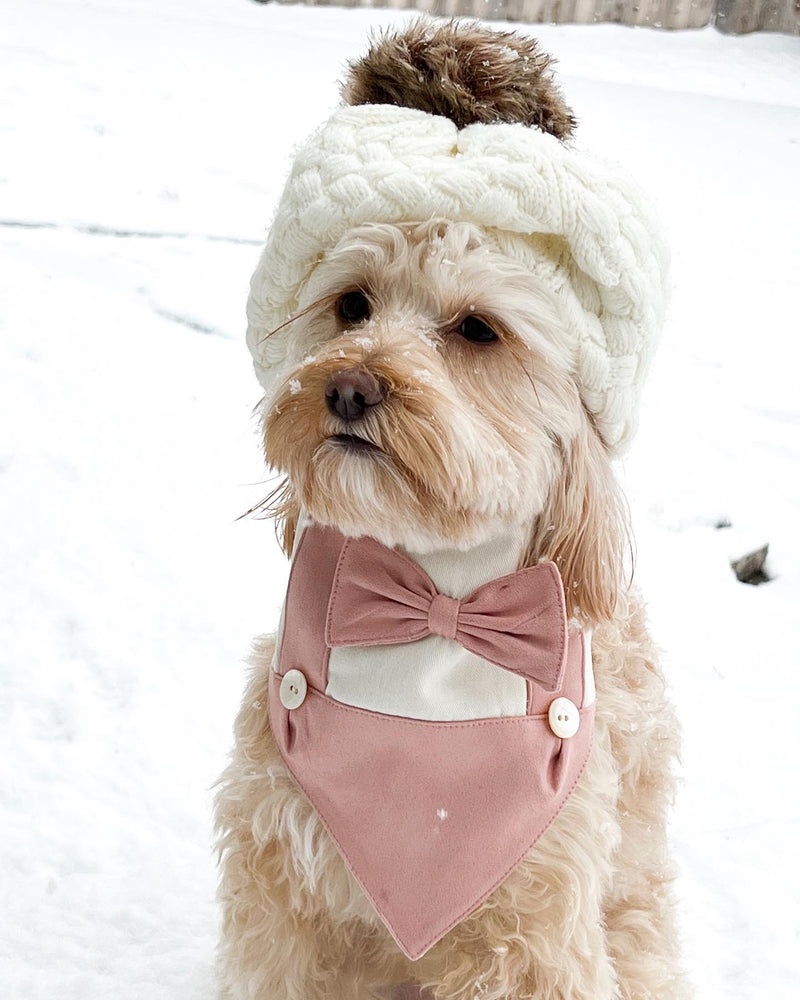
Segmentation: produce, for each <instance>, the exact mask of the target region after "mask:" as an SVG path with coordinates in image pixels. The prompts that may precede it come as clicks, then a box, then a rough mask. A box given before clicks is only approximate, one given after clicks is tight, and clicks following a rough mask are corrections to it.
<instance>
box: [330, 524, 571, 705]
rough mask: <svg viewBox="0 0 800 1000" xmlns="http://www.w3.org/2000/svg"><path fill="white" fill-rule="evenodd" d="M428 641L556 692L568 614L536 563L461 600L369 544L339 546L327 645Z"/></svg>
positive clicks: (551, 572)
mask: <svg viewBox="0 0 800 1000" xmlns="http://www.w3.org/2000/svg"><path fill="white" fill-rule="evenodd" d="M428 635H441V636H444V637H445V638H447V639H454V640H455V641H456V642H458V643H459V644H460V645H461V646H463V647H464V649H468V650H469V651H470V652H471V653H475V654H476V655H477V656H480V657H482V658H483V659H484V660H488V661H489V662H490V663H494V664H496V665H497V666H498V667H503V668H504V669H506V670H511V671H512V672H513V673H515V674H521V675H522V676H523V677H525V678H529V679H531V680H534V681H536V682H537V683H538V684H540V685H541V686H542V688H544V690H545V691H557V690H558V689H559V688H560V686H561V681H562V674H563V670H564V664H565V661H566V655H567V613H566V606H565V603H564V589H563V586H562V583H561V576H560V575H559V572H558V569H557V568H556V566H555V564H554V563H542V564H541V565H539V566H531V567H529V568H527V569H521V570H517V572H516V573H510V574H509V575H508V576H501V577H498V578H497V579H496V580H490V581H489V583H485V584H483V586H481V587H478V588H477V589H476V590H473V591H472V593H471V594H469V595H467V597H465V598H464V599H463V600H462V601H459V600H456V599H455V598H453V597H448V596H447V595H446V594H440V593H439V592H438V591H437V589H436V587H435V585H434V583H433V581H432V580H431V578H430V577H429V576H428V574H427V573H426V572H425V571H424V570H423V569H422V567H420V566H418V565H417V564H416V563H415V562H413V561H412V560H411V559H409V558H408V557H407V556H405V555H403V554H402V553H401V552H398V551H397V550H396V549H389V548H387V547H386V546H385V545H381V544H380V542H377V541H375V540H374V539H372V538H359V539H351V540H348V541H347V542H346V543H345V544H344V546H343V547H342V552H341V555H340V556H339V562H338V564H337V567H336V575H335V577H334V581H333V587H332V590H331V598H330V602H329V604H328V617H327V622H326V627H325V639H326V642H327V644H328V646H330V647H333V646H387V645H394V644H395V643H400V642H415V641H416V640H417V639H423V638H425V636H428Z"/></svg>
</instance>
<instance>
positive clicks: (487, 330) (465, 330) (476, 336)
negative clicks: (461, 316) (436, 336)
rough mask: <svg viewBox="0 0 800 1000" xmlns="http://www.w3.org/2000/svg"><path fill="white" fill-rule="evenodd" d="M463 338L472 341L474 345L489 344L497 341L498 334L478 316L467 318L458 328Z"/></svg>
mask: <svg viewBox="0 0 800 1000" xmlns="http://www.w3.org/2000/svg"><path fill="white" fill-rule="evenodd" d="M458 332H459V333H460V334H461V336H462V337H465V338H466V339H467V340H471V341H472V343H473V344H489V343H491V341H493V340H497V334H496V333H495V332H494V330H493V329H492V328H491V327H490V326H489V324H488V323H484V321H483V320H482V319H478V317H477V316H467V318H466V319H465V320H464V321H463V322H462V323H461V325H460V326H459V328H458Z"/></svg>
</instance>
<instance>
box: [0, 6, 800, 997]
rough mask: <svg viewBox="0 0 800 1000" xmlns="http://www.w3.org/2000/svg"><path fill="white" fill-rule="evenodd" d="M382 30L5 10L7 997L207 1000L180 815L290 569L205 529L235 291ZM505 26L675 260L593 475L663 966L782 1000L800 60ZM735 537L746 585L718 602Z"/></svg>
mask: <svg viewBox="0 0 800 1000" xmlns="http://www.w3.org/2000/svg"><path fill="white" fill-rule="evenodd" d="M406 16H407V15H406V14H400V13H396V12H390V11H372V10H344V11H343V10H337V9H336V8H328V7H320V8H303V7H278V6H273V5H267V6H263V5H257V4H253V3H246V2H244V0H128V2H125V0H84V2H78V0H29V2H28V3H25V4H21V3H18V2H14V0H0V20H1V21H2V23H3V25H4V30H3V33H2V41H0V77H1V78H2V86H0V148H2V150H3V155H2V158H1V159H0V240H2V248H3V267H2V272H1V274H2V277H1V278H0V281H1V282H2V295H1V296H0V428H2V431H0V476H2V480H1V482H2V489H0V518H1V520H0V523H2V525H3V531H2V533H0V564H1V565H2V568H3V576H2V585H1V586H2V590H0V595H1V599H0V639H2V642H0V650H2V653H0V672H1V673H0V676H2V688H1V690H0V722H2V725H1V726H0V741H1V742H0V829H2V831H3V851H2V856H0V873H2V878H0V885H2V900H1V903H0V963H1V964H0V970H1V971H0V983H2V995H3V996H4V997H8V998H12V997H13V998H15V1000H50V998H52V997H55V996H58V997H60V998H63V1000H72V998H74V1000H100V998H106V997H107V996H110V995H113V996H114V997H115V998H117V1000H141V998H142V997H146V998H147V1000H162V998H163V1000H166V998H171V1000H174V998H175V997H177V996H180V997H182V998H184V1000H211V998H213V997H215V995H216V991H215V986H214V977H213V963H214V945H215V938H216V924H217V911H216V907H215V904H214V900H213V896H214V886H215V879H216V875H215V868H214V858H213V855H212V852H211V848H210V825H211V824H210V801H211V794H212V793H211V790H210V789H211V786H212V784H213V782H214V780H215V777H216V775H217V774H218V773H219V772H220V770H221V769H222V767H223V765H224V761H225V755H226V753H227V751H228V748H229V744H230V728H231V722H232V719H233V715H234V713H235V710H236V706H237V703H238V699H239V696H240V692H241V688H242V683H243V677H244V671H245V668H244V666H243V657H244V655H245V654H246V652H247V649H248V646H249V641H250V637H251V636H252V635H255V634H256V633H258V632H260V631H265V630H268V629H270V628H272V627H274V626H275V624H276V622H277V616H278V610H279V605H280V601H281V596H282V590H283V587H284V583H285V578H286V566H285V563H284V561H283V559H282V557H281V555H280V553H279V550H278V548H277V544H276V542H275V539H274V535H273V532H272V529H271V526H270V525H269V524H267V523H265V522H263V521H257V520H253V519H244V520H236V518H237V517H238V516H239V515H240V514H241V513H242V512H244V511H246V510H248V509H249V508H250V507H252V506H253V505H254V504H256V503H257V502H258V500H260V499H261V498H262V497H263V496H264V495H266V493H267V492H268V490H269V485H268V484H267V483H266V482H265V473H264V471H263V468H262V464H261V459H260V455H259V449H258V442H257V438H256V435H255V427H254V424H253V419H252V407H253V405H254V404H255V403H256V402H257V401H258V395H259V392H258V386H257V383H256V381H255V379H254V377H253V375H252V371H251V369H250V362H249V357H248V355H247V351H246V349H245V346H244V335H243V329H244V319H243V310H244V302H245V298H246V294H247V282H248V280H249V275H250V272H251V270H252V268H253V266H254V264H255V260H256V257H257V254H258V246H259V244H260V243H261V241H262V239H263V236H264V232H265V229H266V225H267V224H268V221H269V217H270V212H271V209H272V206H273V205H274V202H275V199H276V198H277V196H278V193H279V191H280V188H281V185H282V183H283V178H284V175H285V172H286V169H287V167H288V164H289V162H290V157H291V152H292V149H293V147H294V146H295V145H296V144H297V143H298V142H299V141H300V140H301V139H302V138H303V137H304V135H305V134H306V133H307V132H308V131H310V130H311V129H312V128H313V127H314V126H315V125H316V124H318V123H319V122H320V121H321V120H322V119H323V118H324V117H325V115H326V114H327V112H328V111H329V110H330V109H331V108H332V107H333V106H334V104H335V102H336V100H337V91H336V88H335V80H336V79H337V77H338V75H339V73H340V70H341V67H342V66H343V64H344V62H345V61H346V60H347V59H348V58H352V57H354V56H355V55H357V54H358V53H359V52H360V51H361V50H362V49H363V44H364V38H365V34H366V31H367V29H368V28H369V27H370V26H372V25H384V24H388V23H393V22H397V21H400V20H402V19H403V18H405V17H406ZM533 30H534V31H535V33H536V34H537V35H538V36H539V37H540V38H541V39H542V41H543V43H544V46H545V48H547V49H549V50H551V51H552V52H554V54H555V55H557V56H558V58H559V60H560V70H561V74H562V81H563V85H564V89H565V91H566V93H567V94H568V96H569V98H570V100H571V102H572V104H573V105H574V107H575V110H576V112H577V115H578V117H579V119H580V122H581V126H580V134H581V136H582V141H583V143H584V144H585V145H587V146H591V147H593V148H594V149H596V150H597V151H598V152H599V153H600V154H602V155H604V156H606V157H607V158H610V159H617V160H619V161H621V162H624V163H625V164H627V165H628V166H629V168H630V169H631V170H632V171H633V172H634V173H636V174H637V175H638V176H639V177H640V179H641V180H642V182H643V183H645V184H646V185H647V187H648V188H649V189H650V190H651V191H652V192H653V194H654V195H655V197H656V199H657V201H658V202H659V205H660V208H661V211H662V214H663V216H664V218H665V220H666V221H667V223H668V225H669V227H670V230H671V235H672V242H673V248H674V295H673V305H672V311H671V316H670V322H669V325H668V328H667V331H666V334H665V338H664V343H663V346H662V349H661V352H660V355H659V356H658V359H657V362H656V365H655V369H654V372H653V377H652V379H651V381H650V383H649V387H648V391H647V396H646V401H645V407H644V412H643V419H642V427H641V432H640V435H639V438H638V440H637V443H636V445H635V447H634V449H633V451H632V453H631V455H630V457H629V458H628V459H627V460H626V462H625V463H624V467H623V469H622V475H623V477H624V480H625V484H626V488H627V491H628V495H629V498H630V504H631V510H632V513H633V517H634V522H635V526H636V532H637V536H638V565H637V575H638V580H639V583H640V585H641V586H642V588H643V589H644V591H645V593H646V595H647V597H648V600H649V605H650V613H651V619H652V623H653V629H654V632H655V634H656V636H657V638H658V641H659V642H660V644H661V646H662V647H663V649H664V663H665V667H666V670H667V672H668V675H669V678H670V682H671V686H672V691H673V695H674V698H675V700H676V702H677V704H678V708H679V714H680V716H681V719H682V721H683V725H684V732H685V753H684V764H683V784H682V788H681V792H680V798H679V801H678V805H677V809H676V812H675V817H674V823H673V837H674V843H675V848H676V853H677V857H678V860H679V863H680V867H681V878H680V884H679V890H680V897H681V901H682V914H681V917H682V925H683V930H684V936H685V941H686V946H685V951H686V959H687V964H688V966H689V968H690V971H691V974H692V977H693V979H694V982H695V984H696V986H697V992H698V996H703V997H704V998H706V1000H722V998H723V997H724V998H725V1000H757V998H758V1000H760V998H762V997H770V998H771V1000H781V998H789V997H794V996H796V993H797V982H798V974H800V967H799V966H800V962H799V961H798V955H800V940H799V939H800V873H798V864H797V847H796V845H797V839H798V834H799V833H800V806H798V796H797V793H796V791H795V792H794V793H793V792H792V791H791V789H792V788H795V789H796V788H797V768H798V763H800V760H799V758H800V753H799V752H798V735H797V734H798V726H797V722H796V716H797V709H796V705H795V699H796V698H797V697H798V693H800V680H799V679H798V670H797V667H798V657H797V640H796V637H795V634H794V629H795V627H796V620H797V609H798V603H799V600H800V531H798V527H797V525H798V520H800V486H799V485H798V472H797V469H798V458H800V435H799V434H798V425H800V403H798V398H799V397H798V374H797V372H798V361H799V360H800V357H799V355H800V348H798V320H797V296H798V278H797V275H798V273H799V272H800V200H798V198H797V194H796V188H797V178H798V177H800V48H798V42H797V39H795V38H788V37H782V36H779V35H751V36H746V37H741V38H730V37H724V36H722V35H720V34H718V33H716V32H714V31H713V30H704V31H699V32H676V33H658V32H648V31H644V30H631V29H626V28H622V27H616V26H591V27H578V26H557V27H551V26H537V27H535V28H534V29H533ZM724 520H727V521H730V524H731V527H728V528H717V527H716V525H717V524H718V523H720V522H721V521H724ZM767 541H768V542H769V543H770V559H769V566H770V570H771V573H772V575H773V576H774V579H773V580H772V582H770V583H768V584H766V585H764V586H761V587H748V586H745V585H743V584H741V583H738V582H737V581H736V579H735V578H734V576H733V573H732V572H731V570H730V567H729V560H730V559H731V558H734V557H736V556H740V555H742V554H744V553H745V552H747V551H749V550H750V549H753V548H756V547H757V546H759V545H760V544H763V543H764V542H767ZM789 626H791V628H790V627H789Z"/></svg>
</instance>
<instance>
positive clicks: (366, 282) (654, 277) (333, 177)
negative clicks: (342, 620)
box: [248, 22, 664, 620]
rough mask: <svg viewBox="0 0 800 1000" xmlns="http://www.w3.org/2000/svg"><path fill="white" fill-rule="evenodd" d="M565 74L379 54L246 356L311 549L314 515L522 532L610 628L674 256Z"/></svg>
mask: <svg viewBox="0 0 800 1000" xmlns="http://www.w3.org/2000/svg"><path fill="white" fill-rule="evenodd" d="M550 62H551V61H550V59H549V57H547V56H546V55H544V54H543V53H541V52H540V51H539V49H538V47H537V45H536V43H535V42H534V41H532V40H530V39H525V38H522V37H520V36H518V35H516V34H513V33H508V32H506V33H500V34H498V33H494V32H491V31H488V30H487V29H484V28H481V27H479V26H476V25H473V24H467V25H462V24H458V23H448V24H445V25H441V26H436V25H433V24H432V23H429V22H418V23H415V24H412V25H411V26H410V27H407V28H404V29H402V30H401V31H400V32H399V33H397V34H389V35H387V36H384V37H383V38H381V39H379V40H377V41H376V42H375V43H374V44H373V46H372V48H371V50H370V52H369V53H368V54H367V56H366V57H365V58H364V59H362V60H360V61H359V62H358V63H356V64H354V65H353V66H352V67H351V70H350V75H349V77H348V80H347V81H346V83H345V87H344V96H345V99H346V100H347V102H348V103H349V104H350V105H351V106H350V107H345V108H342V109H340V110H339V111H337V112H336V113H335V114H334V115H333V116H332V117H331V119H330V120H329V121H328V122H327V123H326V125H325V126H324V127H323V128H322V129H321V130H319V132H318V133H316V134H315V135H314V136H312V138H311V139H310V140H309V142H308V143H307V144H306V146H305V147H303V148H302V149H301V150H300V152H299V153H298V156H297V158H296V160H295V163H294V167H293V170H292V174H291V176H290V178H289V181H288V183H287V186H286V190H285V191H284V194H283V196H282V199H281V202H280V204H279V206H278V212H277V214H276V217H275V221H274V224H273V226H272V228H271V231H270V236H269V240H268V243H267V246H266V248H265V251H264V253H263V255H262V258H261V261H260V264H259V266H258V268H257V270H256V272H255V274H254V276H253V282H252V285H251V294H250V299H249V302H248V319H249V325H248V343H249V345H250V348H251V351H252V352H253V355H254V359H255V366H256V372H257V374H258V376H259V378H260V380H261V381H262V384H263V385H264V387H265V389H266V390H267V394H266V397H265V401H264V411H263V417H264V440H265V450H266V457H267V461H268V463H269V464H270V465H271V466H272V467H274V468H275V469H277V470H280V471H282V472H283V473H284V474H285V476H286V484H285V488H284V493H283V495H282V498H281V502H280V503H279V504H278V506H277V509H278V512H279V515H280V516H281V518H282V520H283V522H284V527H285V543H286V546H287V548H289V547H291V542H292V537H293V534H294V524H295V522H296V519H297V516H298V513H299V511H300V510H301V509H302V510H305V511H306V512H307V514H308V515H309V516H310V517H311V518H313V519H314V520H315V521H317V522H319V523H321V524H326V525H333V526H335V527H337V528H338V529H340V530H341V531H343V532H344V533H346V534H350V535H360V534H369V535H372V536H374V537H376V538H378V539H380V540H381V541H383V542H384V543H386V544H388V545H402V546H405V547H406V548H409V549H411V550H416V551H421V550H429V549H433V548H437V547H443V546H444V547H461V548H467V547H469V546H472V545H475V544H477V543H479V542H481V541H485V540H486V539H488V538H490V537H491V536H492V535H493V534H494V533H495V532H498V531H499V530H500V529H501V528H503V527H505V526H508V525H510V524H516V525H523V526H524V527H525V528H526V529H527V531H528V532H529V536H530V545H529V550H528V552H527V555H526V560H527V562H529V563H530V562H536V561H539V560H544V559H552V560H554V561H555V562H556V563H557V564H558V565H559V568H560V570H561V574H562V577H563V579H564V583H565V586H566V590H567V594H568V604H569V607H570V610H571V611H572V612H573V613H578V612H582V613H583V614H584V615H585V616H586V617H587V618H589V619H594V620H598V619H600V618H603V617H607V616H609V615H610V614H611V613H612V612H613V607H614V604H615V600H616V590H617V586H618V584H619V582H620V579H621V576H622V574H621V561H622V553H623V549H624V547H625V539H626V537H627V533H626V530H625V518H624V516H623V515H622V513H621V505H620V503H619V500H618V496H617V491H616V489H615V486H614V481H613V476H612V475H611V473H610V470H609V465H608V458H609V455H611V454H612V453H618V452H619V451H620V450H622V448H624V446H625V444H626V443H627V441H628V440H629V439H630V437H631V436H632V434H633V431H634V429H635V426H636V411H637V403H638V395H639V391H640V388H641V384H642V381H643V378H644V373H645V371H646V367H647V362H648V360H649V356H650V353H651V350H652V346H653V344H654V340H655V336H656V334H657V330H658V324H659V321H660V311H661V307H662V304H663V297H664V296H663V286H664V267H663V264H664V251H663V245H662V244H661V242H660V240H659V238H658V229H657V226H656V225H655V223H654V220H653V219H652V216H651V215H650V213H649V209H648V208H647V206H646V203H645V202H643V201H642V200H641V199H640V198H639V195H638V193H637V192H636V190H635V188H633V187H631V186H630V184H629V182H628V180H627V178H625V177H624V175H622V174H619V173H615V172H614V171H613V170H610V169H609V168H608V167H606V166H605V165H598V164H595V163H594V161H593V160H591V158H589V157H586V156H584V155H583V154H581V153H579V152H576V151H574V150H572V149H571V148H570V147H569V145H568V144H567V143H568V140H569V138H570V136H571V133H572V129H573V126H574V119H573V117H572V114H571V112H570V109H569V108H568V107H567V106H566V105H565V104H564V102H563V99H562V97H561V94H560V92H559V90H558V88H557V87H556V86H555V85H554V84H553V81H552V78H551V74H550V71H549V67H550Z"/></svg>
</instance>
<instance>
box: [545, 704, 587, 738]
mask: <svg viewBox="0 0 800 1000" xmlns="http://www.w3.org/2000/svg"><path fill="white" fill-rule="evenodd" d="M547 721H548V722H549V723H550V728H551V729H552V730H553V732H554V733H555V734H556V736H559V737H560V738H561V739H562V740H568V739H569V738H570V736H574V735H575V733H577V731H578V726H580V724H581V717H580V715H579V714H578V709H577V708H576V706H575V705H573V703H572V702H571V701H570V700H569V698H556V700H555V701H553V702H551V703H550V708H549V710H548V712H547Z"/></svg>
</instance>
